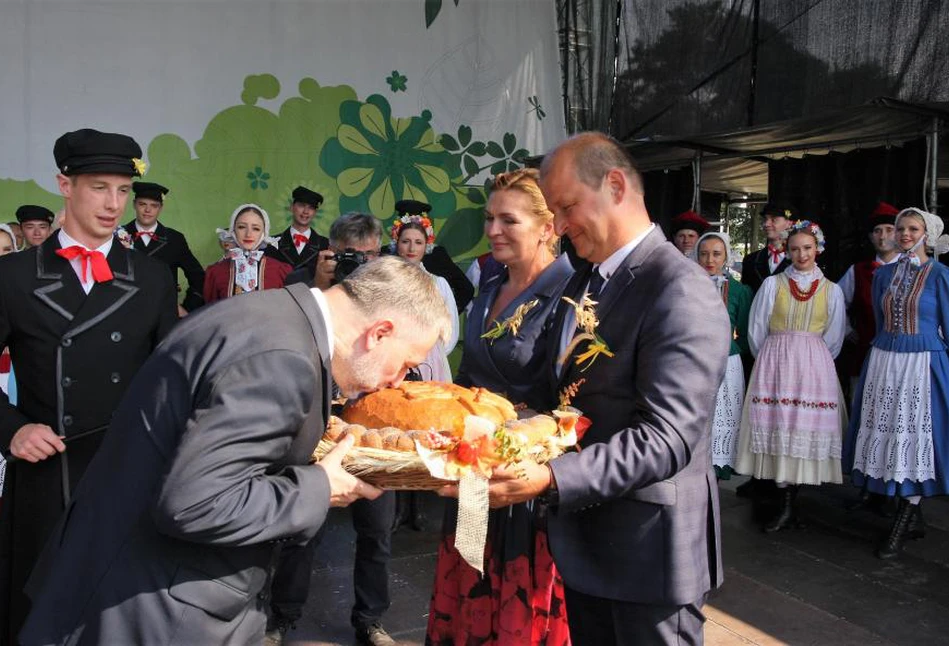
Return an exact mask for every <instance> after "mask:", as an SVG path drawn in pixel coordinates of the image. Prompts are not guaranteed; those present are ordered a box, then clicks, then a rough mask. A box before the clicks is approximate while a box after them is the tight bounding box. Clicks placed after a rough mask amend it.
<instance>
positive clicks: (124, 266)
mask: <svg viewBox="0 0 949 646" xmlns="http://www.w3.org/2000/svg"><path fill="white" fill-rule="evenodd" d="M107 259H108V261H109V267H110V268H111V269H112V275H113V279H112V280H109V281H105V282H103V283H96V284H94V285H93V286H92V290H91V291H90V292H89V294H88V296H86V298H85V300H84V301H83V303H82V306H81V307H80V308H79V311H78V312H76V316H75V318H74V319H73V320H72V325H71V327H70V329H69V332H70V333H71V334H73V335H76V334H79V333H81V332H85V331H86V330H88V329H89V328H91V327H93V326H94V325H97V324H98V323H99V322H101V321H102V320H103V319H105V318H107V317H108V316H110V315H111V314H112V313H113V312H115V311H116V310H118V309H119V308H120V307H122V306H123V305H124V304H125V303H126V302H128V300H129V299H130V298H132V297H133V296H135V294H137V293H138V291H139V287H138V285H137V284H136V282H135V270H134V267H133V266H132V258H131V256H130V252H129V250H128V249H126V248H125V247H123V246H122V245H121V244H119V243H118V241H113V243H112V249H111V250H110V251H109V255H108V258H107ZM73 273H74V274H75V272H73ZM77 282H78V279H77ZM81 289H82V286H81V285H80V290H81Z"/></svg>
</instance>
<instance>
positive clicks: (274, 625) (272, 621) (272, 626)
mask: <svg viewBox="0 0 949 646" xmlns="http://www.w3.org/2000/svg"><path fill="white" fill-rule="evenodd" d="M296 627H297V625H296V624H295V623H294V622H292V621H290V620H289V619H284V618H283V617H274V616H271V617H270V618H268V619H267V629H266V632H265V633H264V646H281V644H283V639H284V637H286V636H287V632H288V631H290V630H295V629H296Z"/></svg>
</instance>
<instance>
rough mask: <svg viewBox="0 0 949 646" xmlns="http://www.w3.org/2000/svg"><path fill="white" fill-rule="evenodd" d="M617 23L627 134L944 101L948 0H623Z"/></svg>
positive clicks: (618, 123)
mask: <svg viewBox="0 0 949 646" xmlns="http://www.w3.org/2000/svg"><path fill="white" fill-rule="evenodd" d="M619 22H620V28H619V35H620V38H619V57H618V60H617V68H616V69H617V74H618V77H617V84H616V92H615V94H614V96H613V108H612V112H613V120H612V129H611V133H612V134H613V135H614V136H616V137H618V138H620V139H621V140H625V139H627V138H631V137H634V136H642V135H653V134H665V135H681V136H685V135H688V134H692V133H700V132H715V131H721V130H730V129H734V128H739V127H744V126H748V125H757V124H762V123H769V122H772V121H779V120H784V119H792V118H796V117H801V116H805V115H808V114H813V113H815V112H820V111H822V110H828V109H833V108H843V107H847V106H852V105H858V104H861V103H865V102H866V101H868V100H869V99H872V98H874V97H878V96H891V97H895V98H898V99H902V100H905V101H920V102H924V101H947V100H949V85H947V84H946V83H944V82H941V80H942V79H945V78H947V77H949V38H947V37H946V34H949V2H946V1H945V0H705V1H702V0H625V1H624V3H623V10H622V13H621V14H620V21H619ZM598 109H602V108H598Z"/></svg>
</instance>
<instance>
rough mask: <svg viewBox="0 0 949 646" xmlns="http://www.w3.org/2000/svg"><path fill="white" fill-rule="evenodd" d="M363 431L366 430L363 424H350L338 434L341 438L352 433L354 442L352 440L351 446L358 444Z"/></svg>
mask: <svg viewBox="0 0 949 646" xmlns="http://www.w3.org/2000/svg"><path fill="white" fill-rule="evenodd" d="M365 432H366V427H365V426H362V425H360V424H350V425H349V426H347V427H346V428H345V429H344V430H343V432H342V433H341V434H340V436H339V439H340V440H342V439H343V438H345V437H348V436H350V435H352V436H353V438H354V439H355V442H353V446H359V443H360V441H361V440H362V436H363V433H365Z"/></svg>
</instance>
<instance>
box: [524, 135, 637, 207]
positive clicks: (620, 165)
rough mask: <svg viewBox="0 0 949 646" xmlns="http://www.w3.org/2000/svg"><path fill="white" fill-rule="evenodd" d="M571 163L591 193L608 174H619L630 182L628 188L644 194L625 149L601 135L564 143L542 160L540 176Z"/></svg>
mask: <svg viewBox="0 0 949 646" xmlns="http://www.w3.org/2000/svg"><path fill="white" fill-rule="evenodd" d="M559 162H572V164H571V165H572V166H573V168H574V170H575V171H576V174H577V178H578V179H579V180H580V181H581V182H583V183H584V184H586V185H587V186H589V187H590V188H593V189H598V188H600V186H601V185H602V184H603V178H604V177H606V174H607V173H609V172H610V171H611V170H614V169H616V170H620V171H622V173H623V174H624V175H626V177H627V179H628V180H629V188H630V190H633V191H635V192H637V193H639V194H640V195H642V194H643V178H642V175H640V174H639V171H638V170H636V164H635V162H634V161H633V158H632V156H631V155H630V154H629V152H628V151H627V150H626V148H625V147H624V146H623V145H622V144H621V143H619V142H618V141H616V140H615V139H613V137H610V136H609V135H605V134H603V133H602V132H581V133H578V134H576V135H573V136H572V137H570V138H568V139H567V140H565V141H564V142H563V143H561V144H560V145H559V146H557V147H556V148H554V149H553V150H552V151H551V152H550V153H548V154H547V155H545V156H544V161H543V162H542V163H541V166H540V172H541V175H546V174H547V173H548V172H549V171H550V169H551V167H552V166H553V165H554V164H555V163H559Z"/></svg>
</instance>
